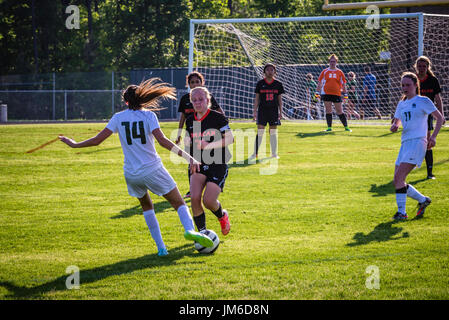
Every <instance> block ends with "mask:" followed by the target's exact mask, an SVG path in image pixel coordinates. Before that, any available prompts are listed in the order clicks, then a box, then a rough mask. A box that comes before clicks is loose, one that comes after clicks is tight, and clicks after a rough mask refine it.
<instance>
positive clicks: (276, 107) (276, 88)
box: [250, 63, 285, 159]
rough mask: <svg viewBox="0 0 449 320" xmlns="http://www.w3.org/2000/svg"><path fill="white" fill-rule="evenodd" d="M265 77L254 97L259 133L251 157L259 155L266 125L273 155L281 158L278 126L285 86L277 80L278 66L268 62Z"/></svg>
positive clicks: (258, 85)
mask: <svg viewBox="0 0 449 320" xmlns="http://www.w3.org/2000/svg"><path fill="white" fill-rule="evenodd" d="M263 73H264V76H265V78H264V79H262V80H260V81H259V82H257V85H256V89H255V93H256V96H255V98H254V110H253V119H254V120H255V121H257V122H256V123H257V135H256V143H255V146H254V153H253V155H252V156H251V157H250V159H255V158H257V157H258V152H259V147H260V145H261V143H262V138H263V134H264V131H265V127H266V125H267V124H268V125H269V128H270V148H271V157H272V158H276V159H279V156H278V152H277V141H278V138H277V126H280V125H281V119H282V94H284V92H285V91H284V87H283V85H282V83H281V82H280V81H278V80H276V79H275V78H274V77H275V75H276V67H275V66H274V65H273V64H271V63H268V64H266V65H265V66H264V68H263Z"/></svg>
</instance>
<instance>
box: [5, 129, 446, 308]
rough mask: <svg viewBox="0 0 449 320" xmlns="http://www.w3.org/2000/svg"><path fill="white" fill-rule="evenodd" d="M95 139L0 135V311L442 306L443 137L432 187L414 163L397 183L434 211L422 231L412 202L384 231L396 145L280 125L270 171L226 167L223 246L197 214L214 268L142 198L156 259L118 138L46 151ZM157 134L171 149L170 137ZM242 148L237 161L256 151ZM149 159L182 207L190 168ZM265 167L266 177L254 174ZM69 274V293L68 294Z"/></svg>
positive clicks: (213, 225) (357, 134) (366, 135)
mask: <svg viewBox="0 0 449 320" xmlns="http://www.w3.org/2000/svg"><path fill="white" fill-rule="evenodd" d="M350 125H351V124H350ZM104 126H105V124H104V123H82V124H41V125H34V124H27V125H7V126H0V246H1V251H0V299H170V300H172V299H181V300H184V299H188V300H190V299H192V300H209V299H223V300H228V299H232V300H239V299H244V300H246V299H251V300H253V299H258V300H259V299H261V300H290V299H295V300H296V299H449V285H448V284H449V255H448V252H449V242H448V231H449V143H448V141H449V129H448V128H443V129H442V131H441V132H440V134H439V136H438V138H437V145H436V148H435V151H434V158H435V167H434V174H435V175H436V177H437V179H436V180H426V179H425V177H426V169H425V163H423V166H422V168H421V169H418V170H414V171H413V172H412V173H411V174H410V175H409V178H408V182H409V183H411V184H413V185H414V186H415V187H416V188H417V189H418V190H419V191H421V192H422V193H423V194H425V195H427V196H429V197H431V198H432V200H433V201H432V204H431V205H430V206H429V207H428V209H427V210H426V213H425V216H424V218H423V219H413V218H414V216H415V213H416V201H414V200H411V199H410V198H409V199H408V201H407V213H408V215H409V220H408V221H405V222H393V221H392V219H391V218H392V216H393V215H394V213H395V212H396V202H395V193H394V187H393V185H392V179H393V170H394V162H395V159H396V155H397V152H398V150H399V146H400V133H396V134H392V133H390V132H389V126H387V125H357V124H353V125H351V128H352V130H353V132H352V133H348V132H345V131H344V130H343V128H342V127H341V124H340V123H338V122H337V121H335V125H334V132H332V133H324V132H322V131H323V129H324V128H325V125H324V123H293V122H284V123H283V124H282V126H280V127H279V155H280V157H281V158H280V159H279V160H278V162H277V164H276V163H274V162H270V161H269V160H264V161H262V162H261V163H256V164H249V163H248V161H245V162H244V163H234V164H232V165H231V166H230V170H229V176H228V179H227V181H226V185H225V190H224V193H223V194H221V195H220V198H219V200H220V201H221V202H222V204H223V207H224V208H225V209H227V210H228V211H229V216H230V221H231V224H232V228H231V232H230V234H229V235H227V236H222V235H221V233H220V226H219V223H218V221H217V219H216V218H215V216H214V215H213V214H212V213H210V212H206V216H207V226H208V228H209V229H213V230H215V231H216V232H217V234H219V236H220V238H221V244H220V247H219V248H218V250H217V251H216V253H215V254H213V255H202V254H199V253H197V252H196V251H195V250H194V247H193V244H192V243H190V242H187V241H185V240H184V238H183V228H182V225H181V223H180V222H179V219H178V215H177V213H176V212H175V210H173V209H172V208H171V207H170V205H169V204H168V203H167V202H166V201H165V199H164V198H162V197H158V196H155V195H151V196H152V199H153V201H154V203H155V210H156V213H157V217H158V219H159V224H160V226H161V230H162V235H163V237H164V240H165V243H166V245H167V247H168V250H169V255H168V256H167V257H158V256H157V255H156V251H157V250H156V246H155V244H154V242H153V240H152V239H151V237H150V234H149V231H148V228H147V226H146V224H145V221H144V218H143V216H142V212H141V209H140V206H139V203H138V201H137V199H135V198H132V197H130V196H129V195H128V193H127V190H126V184H125V180H124V177H123V169H122V166H123V155H122V150H121V147H120V143H119V139H118V137H117V135H113V136H112V137H111V138H109V139H108V140H106V141H105V142H104V143H103V144H102V145H100V146H98V147H93V148H85V149H70V148H68V147H67V146H65V145H64V144H63V143H61V142H59V141H55V142H53V143H49V144H48V145H44V144H45V143H47V142H50V141H52V140H53V139H55V138H56V137H57V135H58V134H64V135H66V136H69V137H71V138H74V139H75V140H77V141H81V140H84V139H86V138H89V137H91V136H93V135H95V134H96V133H97V132H98V131H99V130H101V129H102V128H104ZM161 126H162V129H163V131H164V133H165V134H166V135H167V136H168V137H170V136H171V132H172V131H173V130H175V129H176V127H177V123H161ZM231 128H232V129H233V130H237V129H241V130H242V131H245V130H248V129H255V124H254V123H239V122H234V123H231ZM245 141H246V148H245V155H246V156H245V158H244V159H247V157H248V144H249V148H250V150H249V152H252V148H253V145H252V142H248V141H247V140H245ZM39 146H42V148H38V147H39ZM157 149H158V152H159V154H160V156H161V158H162V159H163V162H164V164H165V166H166V168H167V169H168V171H169V172H170V173H171V174H172V176H173V178H174V179H175V181H176V182H177V183H178V187H179V189H180V191H181V193H182V194H184V193H185V192H186V191H187V189H188V179H187V165H185V164H174V163H173V162H172V161H170V154H169V152H168V151H167V150H165V149H162V148H161V147H160V146H157ZM267 149H268V150H269V147H267ZM27 151H32V152H30V153H27ZM234 155H236V154H235V153H234ZM271 161H274V160H271ZM267 167H269V168H271V169H273V172H271V173H273V174H270V175H267V174H262V173H264V169H266V168H267ZM187 204H188V205H190V202H189V201H187ZM73 270H79V280H80V283H79V284H80V286H79V289H72V290H69V289H67V286H66V283H71V282H70V280H71V279H73ZM66 271H68V273H67V272H66Z"/></svg>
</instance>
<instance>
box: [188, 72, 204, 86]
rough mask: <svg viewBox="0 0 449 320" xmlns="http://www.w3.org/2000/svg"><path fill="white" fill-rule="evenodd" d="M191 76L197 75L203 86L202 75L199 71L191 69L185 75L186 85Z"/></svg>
mask: <svg viewBox="0 0 449 320" xmlns="http://www.w3.org/2000/svg"><path fill="white" fill-rule="evenodd" d="M193 77H197V78H198V79H200V81H201V85H202V86H204V82H205V80H204V76H203V75H202V74H201V73H200V72H199V71H192V72H190V73H189V74H188V75H187V76H186V86H187V87H190V86H189V83H190V80H192V78H193Z"/></svg>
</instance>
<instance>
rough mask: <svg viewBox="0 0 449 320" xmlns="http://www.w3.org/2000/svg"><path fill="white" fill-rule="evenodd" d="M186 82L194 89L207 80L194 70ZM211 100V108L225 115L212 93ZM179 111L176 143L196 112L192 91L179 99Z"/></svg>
mask: <svg viewBox="0 0 449 320" xmlns="http://www.w3.org/2000/svg"><path fill="white" fill-rule="evenodd" d="M186 82H187V86H188V87H189V88H190V90H192V89H194V88H196V87H202V86H204V83H205V80H204V76H203V75H202V74H201V73H200V72H198V71H193V72H191V73H189V74H188V75H187V76H186ZM210 102H211V106H210V108H211V109H212V110H215V111H218V112H220V113H221V114H223V115H224V111H223V109H222V108H221V107H220V106H219V105H218V103H217V101H216V100H215V98H214V97H213V96H212V95H211V96H210ZM178 112H179V113H181V116H180V118H179V125H178V128H179V129H178V137H177V138H176V140H175V143H176V144H179V142H181V133H182V128H183V127H184V123H185V121H186V118H187V117H188V116H189V115H190V114H192V113H193V112H194V109H193V105H192V103H191V102H190V93H186V94H185V95H183V96H182V97H181V100H180V101H179V107H178ZM187 173H188V175H189V185H190V168H189V169H188V170H187ZM184 198H190V191H188V192H187V193H186V194H185V195H184Z"/></svg>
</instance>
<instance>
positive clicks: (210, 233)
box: [195, 229, 220, 254]
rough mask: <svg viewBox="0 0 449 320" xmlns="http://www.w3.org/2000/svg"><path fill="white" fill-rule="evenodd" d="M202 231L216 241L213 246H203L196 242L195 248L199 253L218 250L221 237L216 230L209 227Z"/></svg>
mask: <svg viewBox="0 0 449 320" xmlns="http://www.w3.org/2000/svg"><path fill="white" fill-rule="evenodd" d="M201 233H203V234H205V235H206V236H208V237H209V238H210V239H211V240H212V241H213V242H214V245H213V246H212V247H203V246H202V245H200V244H199V243H198V242H195V249H196V250H197V251H198V252H199V253H204V254H210V253H214V252H215V250H217V248H218V245H219V244H220V238H219V237H218V235H217V234H216V233H215V231H214V230H209V229H207V230H206V231H202V232H201Z"/></svg>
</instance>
